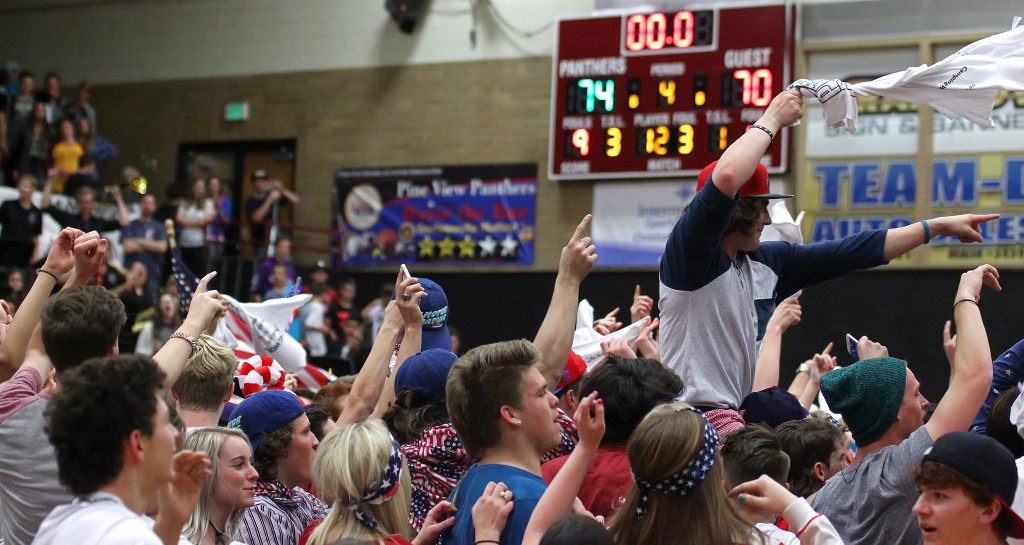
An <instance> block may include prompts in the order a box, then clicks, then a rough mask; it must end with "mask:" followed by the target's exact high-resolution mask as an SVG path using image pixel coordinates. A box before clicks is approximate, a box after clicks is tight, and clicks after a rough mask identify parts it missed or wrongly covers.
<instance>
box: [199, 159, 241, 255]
mask: <svg viewBox="0 0 1024 545" xmlns="http://www.w3.org/2000/svg"><path fill="white" fill-rule="evenodd" d="M206 194H207V196H208V197H209V199H210V202H211V203H212V204H213V218H212V219H211V220H210V224H209V225H207V226H206V248H207V259H208V260H209V263H210V268H211V269H213V268H215V266H218V267H219V266H220V259H221V257H222V256H223V255H224V243H225V241H227V238H228V232H229V230H233V229H232V225H231V222H232V221H233V219H234V214H235V205H234V204H233V203H232V201H231V193H230V191H227V190H225V188H224V185H223V184H222V183H221V181H220V178H218V177H216V176H210V179H209V180H207V181H206Z"/></svg>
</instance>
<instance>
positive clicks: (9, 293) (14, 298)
mask: <svg viewBox="0 0 1024 545" xmlns="http://www.w3.org/2000/svg"><path fill="white" fill-rule="evenodd" d="M5 292H6V294H5V295H4V301H6V302H7V304H8V306H9V308H10V310H11V313H12V314H13V313H16V312H18V307H19V306H21V302H22V301H24V300H25V295H27V291H26V289H25V273H24V272H22V270H21V269H13V270H11V272H9V273H7V289H6V290H5Z"/></svg>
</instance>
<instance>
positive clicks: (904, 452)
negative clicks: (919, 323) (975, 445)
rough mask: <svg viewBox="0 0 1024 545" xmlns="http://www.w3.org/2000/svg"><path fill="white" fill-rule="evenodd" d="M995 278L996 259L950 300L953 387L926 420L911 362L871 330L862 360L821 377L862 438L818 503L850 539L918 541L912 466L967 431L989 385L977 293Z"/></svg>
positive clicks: (860, 544)
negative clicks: (893, 353)
mask: <svg viewBox="0 0 1024 545" xmlns="http://www.w3.org/2000/svg"><path fill="white" fill-rule="evenodd" d="M998 278H999V273H998V271H996V269H995V268H994V267H992V266H991V265H982V266H980V267H978V268H976V269H974V270H972V271H968V272H966V273H964V274H963V275H962V276H961V278H960V286H959V288H958V289H957V292H956V297H955V298H954V299H953V302H954V305H955V306H954V308H953V318H954V322H955V325H956V331H957V345H956V352H955V354H954V356H953V362H952V364H951V367H952V369H951V375H950V382H949V387H948V388H947V389H946V393H945V395H943V396H942V400H941V401H939V404H938V406H937V407H936V409H935V412H934V414H933V415H932V417H931V419H929V420H928V423H924V413H925V410H926V409H927V408H928V400H926V399H925V398H924V396H923V395H921V385H920V383H919V382H918V381H917V378H916V377H915V376H914V373H913V372H912V371H911V370H910V369H908V368H907V363H906V362H905V361H903V360H899V359H896V358H890V357H888V351H887V350H885V348H884V347H881V346H880V345H878V346H873V345H877V343H870V341H869V340H868V339H867V338H866V337H865V338H862V339H861V342H860V343H858V346H857V352H858V354H859V355H860V357H861V358H862V359H861V360H860V361H858V362H857V363H854V364H853V365H851V366H849V367H844V368H842V369H837V370H835V371H832V372H831V373H829V374H827V375H825V376H824V377H822V378H821V392H822V394H823V395H824V397H825V401H826V402H827V403H828V405H829V407H830V408H831V409H832V410H834V411H837V412H841V413H842V415H843V420H844V421H845V422H846V423H847V424H848V425H849V426H850V431H852V432H853V438H854V440H855V441H857V461H856V462H855V463H854V464H853V466H851V467H850V468H848V469H844V470H843V471H842V472H841V473H840V475H838V476H837V477H835V478H832V479H829V480H828V481H827V482H826V483H825V486H824V487H823V488H822V489H821V490H819V491H818V494H817V496H815V498H814V506H815V508H817V509H818V510H819V511H820V512H821V513H822V514H823V515H826V516H828V517H829V518H830V519H831V520H832V523H833V524H835V525H836V528H837V529H838V530H839V533H840V535H842V536H843V539H844V540H845V542H846V543H847V544H849V545H867V544H875V543H893V544H896V543H901V544H917V543H920V542H921V539H922V536H921V529H920V527H919V526H918V524H917V523H916V521H915V520H914V519H913V517H912V516H911V509H912V508H913V505H914V499H915V498H916V497H917V493H916V487H915V485H914V482H913V479H912V478H911V476H910V472H911V470H913V469H914V468H915V467H916V466H917V464H918V462H919V461H920V460H921V456H922V455H924V453H925V451H926V450H927V449H928V448H929V447H931V446H932V444H933V443H934V442H935V441H936V440H937V439H938V438H940V437H942V436H944V435H946V434H947V433H951V432H955V431H966V430H967V428H968V426H970V424H971V420H972V419H973V418H974V415H975V414H977V412H978V409H980V408H981V405H982V402H983V401H984V400H985V396H986V394H987V393H988V389H989V388H990V387H991V385H992V354H991V353H990V351H989V344H988V335H987V334H986V332H985V324H984V322H983V321H982V319H981V312H980V309H979V307H978V299H979V298H980V297H981V288H982V286H983V285H988V286H990V287H992V288H993V289H995V290H996V291H999V290H1000V289H1001V288H1000V286H999V280H998ZM879 347H880V348H879ZM876 356H880V357H876ZM840 477H841V478H840Z"/></svg>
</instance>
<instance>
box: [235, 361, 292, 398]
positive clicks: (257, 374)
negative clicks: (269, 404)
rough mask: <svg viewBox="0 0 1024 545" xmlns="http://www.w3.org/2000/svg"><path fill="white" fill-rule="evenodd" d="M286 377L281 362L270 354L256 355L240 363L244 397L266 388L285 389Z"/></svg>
mask: <svg viewBox="0 0 1024 545" xmlns="http://www.w3.org/2000/svg"><path fill="white" fill-rule="evenodd" d="M284 378H285V372H284V369H283V368H281V364H279V363H277V362H276V361H274V359H273V358H271V357H269V356H260V355H254V356H251V357H249V358H247V359H245V360H243V361H241V362H239V364H238V381H239V384H240V385H241V387H242V395H243V396H244V397H249V396H251V395H252V394H255V393H256V392H262V391H264V390H283V389H284Z"/></svg>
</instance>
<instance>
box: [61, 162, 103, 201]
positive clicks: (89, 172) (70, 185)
mask: <svg viewBox="0 0 1024 545" xmlns="http://www.w3.org/2000/svg"><path fill="white" fill-rule="evenodd" d="M83 187H90V188H92V189H93V190H98V189H99V180H97V179H96V160H95V159H93V158H92V157H91V156H89V155H88V154H87V155H83V156H81V157H79V158H78V171H77V172H75V173H74V174H72V175H71V176H68V179H67V181H66V182H64V194H65V195H76V194H78V190H79V189H81V188H83Z"/></svg>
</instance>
